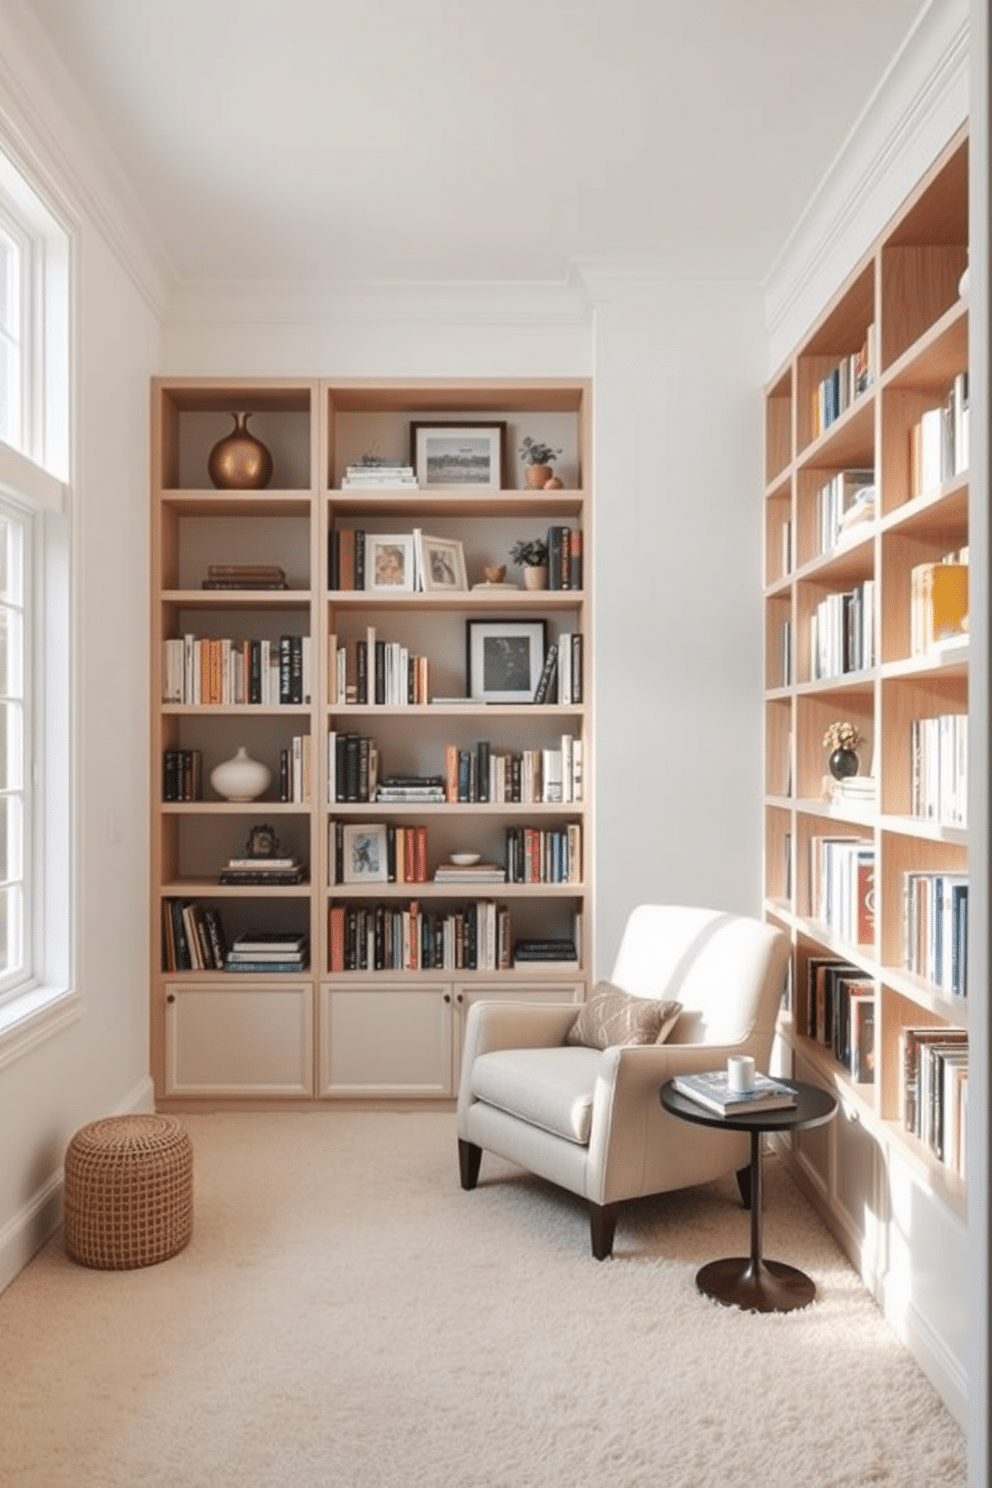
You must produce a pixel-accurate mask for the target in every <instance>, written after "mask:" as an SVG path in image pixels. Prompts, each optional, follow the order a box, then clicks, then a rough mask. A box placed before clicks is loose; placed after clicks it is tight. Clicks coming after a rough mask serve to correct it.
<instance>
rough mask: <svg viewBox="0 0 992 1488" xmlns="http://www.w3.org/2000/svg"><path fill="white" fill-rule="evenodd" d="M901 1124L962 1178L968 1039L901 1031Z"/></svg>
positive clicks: (938, 1030) (955, 1032)
mask: <svg viewBox="0 0 992 1488" xmlns="http://www.w3.org/2000/svg"><path fill="white" fill-rule="evenodd" d="M899 1044H900V1048H899V1053H900V1062H899V1070H900V1093H899V1102H900V1109H901V1111H902V1117H903V1124H904V1126H905V1128H906V1130H907V1131H910V1132H912V1133H913V1135H914V1136H915V1137H917V1138H918V1139H919V1141H921V1142H923V1143H925V1144H926V1146H927V1147H929V1149H930V1151H931V1152H933V1153H934V1155H935V1156H936V1157H937V1158H939V1159H940V1161H941V1162H942V1163H943V1164H944V1165H945V1167H948V1168H950V1170H951V1171H952V1172H953V1173H956V1174H957V1175H958V1176H959V1177H960V1178H964V1177H965V1173H966V1165H967V1134H968V1035H967V1033H966V1032H965V1030H964V1029H963V1028H953V1027H939V1026H936V1025H933V1026H925V1027H905V1028H902V1029H900V1035H899Z"/></svg>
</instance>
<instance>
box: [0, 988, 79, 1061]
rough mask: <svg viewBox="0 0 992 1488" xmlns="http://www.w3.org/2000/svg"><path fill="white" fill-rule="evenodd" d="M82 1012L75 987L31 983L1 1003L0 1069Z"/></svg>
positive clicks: (49, 1036) (72, 1020)
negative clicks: (27, 987) (33, 985)
mask: <svg viewBox="0 0 992 1488" xmlns="http://www.w3.org/2000/svg"><path fill="white" fill-rule="evenodd" d="M81 1012H82V998H81V997H80V995H79V993H78V992H76V991H75V990H74V989H73V988H72V987H48V986H45V987H31V988H29V989H28V990H27V991H26V992H22V993H21V994H20V995H19V996H17V997H12V998H11V999H10V1001H9V1002H5V1003H3V1004H2V1005H0V1069H2V1068H3V1066H4V1065H5V1064H10V1063H11V1062H12V1061H13V1060H15V1059H19V1058H20V1057H21V1056H22V1055H23V1054H27V1053H28V1051H29V1050H30V1049H33V1048H34V1047H35V1045H36V1044H40V1043H42V1042H43V1041H44V1040H45V1039H47V1038H51V1037H52V1036H53V1035H54V1034H56V1033H58V1032H59V1031H60V1030H61V1029H63V1028H65V1027H66V1026H67V1025H68V1024H69V1023H73V1022H75V1020H76V1019H77V1018H78V1017H79V1016H80V1014H81Z"/></svg>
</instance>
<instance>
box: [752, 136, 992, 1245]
mask: <svg viewBox="0 0 992 1488" xmlns="http://www.w3.org/2000/svg"><path fill="white" fill-rule="evenodd" d="M967 245H968V142H967V134H966V131H962V132H961V133H959V134H958V135H957V136H956V137H955V138H954V139H953V140H952V141H951V142H950V143H949V145H948V147H947V149H946V150H945V151H944V153H943V154H942V155H941V157H940V159H939V160H937V161H936V162H935V163H934V165H933V167H932V168H931V170H930V171H929V172H928V173H927V175H926V176H925V177H924V179H922V180H921V181H920V183H919V184H918V186H917V188H916V189H915V190H914V192H913V193H912V195H911V196H910V197H909V199H908V200H907V201H906V202H905V203H904V205H903V206H902V208H901V209H900V211H899V212H898V213H897V214H896V216H895V218H894V219H893V220H892V221H891V222H890V223H889V224H888V226H887V227H886V229H885V230H884V232H883V233H882V234H881V235H880V237H879V238H878V240H877V241H876V242H875V243H874V244H873V246H872V247H871V249H870V251H869V252H868V253H867V254H866V255H865V257H864V259H863V260H862V262H860V263H859V264H858V265H857V266H856V267H855V269H854V271H853V272H852V273H851V275H850V276H849V278H848V280H847V281H846V283H845V284H844V285H843V286H842V287H841V289H840V290H839V292H838V293H837V294H836V296H835V297H834V299H833V300H832V302H831V303H830V304H829V305H828V306H826V307H825V308H824V311H823V313H822V315H821V316H820V318H819V319H818V321H817V322H816V323H815V324H814V325H813V327H812V328H811V330H810V331H809V333H808V334H807V336H806V337H805V338H804V340H803V342H802V344H801V345H800V346H798V347H797V348H796V350H795V351H794V353H793V354H792V356H791V357H790V358H789V359H788V361H787V363H786V364H785V365H784V366H783V367H782V368H781V369H780V370H779V372H778V373H777V374H776V375H775V376H774V377H773V378H772V379H771V381H770V382H769V384H768V386H767V387H766V390H765V493H764V513H765V589H764V593H765V694H764V697H765V702H764V722H765V727H764V734H765V782H764V783H765V806H764V819H765V832H764V842H765V851H764V893H765V914H766V917H767V918H768V919H770V920H772V921H774V922H775V923H777V924H780V925H782V926H783V927H784V928H785V929H786V930H787V931H788V933H789V934H790V936H791V938H792V942H793V968H792V984H791V999H790V1000H791V1005H790V1006H789V1007H788V1008H786V1009H785V1011H784V1012H783V1014H782V1017H781V1019H780V1035H781V1040H782V1045H783V1046H784V1049H785V1051H786V1052H785V1059H786V1064H787V1066H788V1067H789V1068H790V1069H792V1070H794V1071H795V1072H796V1073H797V1074H799V1075H801V1076H802V1077H806V1078H812V1079H815V1080H816V1081H817V1082H818V1083H820V1084H823V1085H826V1086H828V1087H830V1088H832V1089H834V1091H835V1092H836V1093H837V1094H838V1095H839V1097H840V1098H841V1109H842V1121H841V1123H840V1126H841V1130H840V1131H839V1132H838V1133H837V1134H836V1136H835V1137H833V1138H831V1139H830V1141H829V1142H827V1141H826V1139H824V1141H823V1143H822V1145H821V1146H820V1147H819V1148H815V1147H814V1144H812V1143H809V1144H807V1145H806V1146H804V1145H803V1142H802V1140H801V1139H800V1140H798V1141H797V1142H796V1143H795V1144H794V1148H793V1156H794V1160H795V1162H796V1164H797V1167H798V1169H799V1170H800V1171H801V1172H804V1173H805V1175H806V1177H807V1178H808V1180H809V1183H808V1185H807V1186H808V1187H809V1189H810V1191H811V1192H812V1193H813V1195H814V1197H816V1198H817V1200H818V1201H819V1203H820V1207H821V1208H822V1209H823V1211H824V1213H825V1214H826V1215H827V1217H828V1218H830V1219H832V1220H833V1221H834V1228H835V1230H836V1231H837V1233H838V1236H839V1238H841V1240H842V1241H843V1242H844V1243H845V1244H846V1247H847V1249H848V1251H849V1253H851V1255H852V1257H853V1258H854V1259H855V1260H861V1259H863V1256H864V1252H865V1250H866V1248H868V1246H869V1238H868V1235H867V1231H866V1221H865V1219H864V1217H863V1216H864V1214H865V1213H868V1212H871V1211H870V1209H869V1208H868V1207H867V1206H868V1205H869V1204H871V1205H873V1206H874V1207H875V1208H876V1209H877V1203H878V1200H877V1195H878V1193H879V1192H881V1191H882V1190H883V1188H884V1183H882V1182H880V1181H879V1177H878V1175H879V1172H882V1173H884V1168H885V1164H886V1162H887V1160H888V1157H889V1155H890V1154H891V1153H892V1152H894V1151H897V1152H898V1153H899V1154H900V1156H901V1157H902V1158H903V1159H904V1160H905V1161H906V1162H907V1163H908V1164H909V1165H910V1166H911V1167H912V1168H913V1169H914V1171H917V1172H918V1173H919V1174H920V1175H921V1177H922V1179H923V1181H924V1182H925V1184H926V1187H927V1189H928V1191H930V1192H932V1193H933V1194H935V1195H936V1196H937V1197H938V1200H939V1201H940V1202H941V1203H943V1204H944V1205H945V1206H946V1208H947V1210H948V1211H949V1212H951V1213H953V1214H954V1215H956V1216H958V1217H961V1218H964V1217H965V1216H966V1214H967V1193H966V1188H965V1183H964V1180H963V1177H962V1176H960V1174H959V1172H957V1171H955V1169H954V1166H953V1164H952V1163H951V1162H949V1161H944V1160H942V1158H941V1157H940V1156H939V1155H937V1153H936V1152H935V1151H934V1150H933V1148H932V1146H931V1145H930V1144H929V1143H928V1142H926V1141H923V1140H919V1139H918V1138H917V1137H916V1136H915V1135H914V1134H913V1133H912V1132H911V1131H909V1130H908V1129H907V1128H906V1125H905V1123H904V1119H903V1116H904V1111H903V1070H902V1053H901V1041H902V1036H903V1034H902V1031H903V1029H905V1028H909V1027H914V1026H931V1025H937V1026H938V1027H946V1028H955V1029H958V1028H960V1029H964V1030H967V1028H968V1006H969V998H968V996H960V995H954V994H952V993H951V991H949V990H948V989H947V987H945V986H941V985H938V984H937V983H936V982H935V981H934V980H932V979H931V980H928V979H927V978H925V977H922V976H919V975H917V974H916V973H914V972H912V971H910V970H909V969H908V968H907V966H906V964H905V947H904V935H905V931H904V909H905V903H906V899H905V888H906V874H907V873H910V872H924V873H926V872H934V873H942V874H952V873H953V874H965V873H967V866H968V845H967V838H968V834H967V830H966V828H965V826H964V825H963V824H961V823H954V824H949V823H948V822H946V821H943V822H942V821H940V820H935V819H930V818H925V817H922V816H920V815H914V814H913V810H912V779H911V775H912V768H913V766H912V763H911V759H912V755H911V747H910V731H911V727H912V725H913V721H914V720H916V719H920V718H929V717H936V716H938V715H940V714H962V715H966V714H967V712H968V649H969V648H968V639H967V635H964V636H961V637H958V638H957V639H955V640H954V641H953V642H951V643H945V644H943V645H942V646H940V647H935V648H932V649H931V650H929V651H926V652H922V653H916V654H914V653H913V651H912V649H911V636H910V604H911V583H910V579H911V570H912V569H913V567H914V566H915V565H918V564H922V563H928V562H934V561H936V560H938V559H940V558H941V557H944V556H946V555H947V554H948V553H951V552H956V551H957V550H959V549H961V548H964V547H966V546H967V543H968V504H969V489H968V473H967V469H963V470H959V471H958V473H957V474H952V473H948V474H947V475H946V478H944V479H942V480H941V481H940V483H939V484H937V485H935V486H934V487H933V488H932V489H929V490H927V491H926V492H924V493H922V494H918V493H916V492H915V491H914V489H913V482H912V472H911V460H910V431H911V428H912V426H913V425H914V424H915V423H917V422H918V421H919V420H920V418H921V416H922V414H923V413H924V412H925V411H926V410H928V409H931V408H933V407H935V406H937V405H939V404H941V403H943V401H944V399H945V398H946V397H947V396H948V395H949V393H950V392H951V390H952V388H953V385H954V382H955V379H956V378H959V377H960V375H961V374H966V373H967V368H968V301H967V294H966V293H964V294H962V293H959V282H960V280H961V276H962V274H963V271H964V270H965V268H966V266H967ZM869 327H872V328H873V335H874V352H875V357H874V367H873V375H872V378H871V381H870V382H869V384H868V386H867V387H866V388H865V390H864V391H863V392H861V393H860V395H858V396H857V397H855V398H854V399H853V401H852V402H851V403H850V405H849V406H848V407H847V408H846V409H845V410H844V411H843V412H841V413H840V415H839V416H838V417H837V418H836V420H835V421H834V422H832V423H831V424H830V425H829V426H828V427H826V428H824V429H822V431H817V430H816V428H815V426H814V419H813V416H812V412H811V409H812V399H813V397H814V394H815V390H816V388H817V385H818V383H819V382H820V380H821V379H822V378H823V377H824V376H825V375H826V374H827V372H828V371H829V370H830V368H831V367H832V365H834V364H835V363H836V362H837V361H838V360H839V359H840V358H841V357H846V356H849V355H851V354H852V353H855V352H857V350H858V348H859V347H860V345H861V343H862V341H863V339H864V337H865V335H866V332H867V331H868V328H869ZM861 468H867V469H871V470H873V471H874V478H875V487H876V490H875V507H874V516H873V518H872V519H870V520H867V521H863V522H861V523H860V524H859V525H857V526H855V527H853V528H852V529H851V530H850V531H849V532H847V533H846V534H845V535H844V536H843V537H842V539H841V541H840V544H839V545H838V546H836V547H833V548H829V547H828V548H827V549H826V550H825V551H824V550H822V546H823V545H822V543H821V538H820V524H819V521H818V507H817V502H818V492H819V491H820V489H821V487H822V486H823V485H824V483H825V482H826V481H827V480H828V479H829V478H830V477H831V476H833V475H834V474H836V473H838V472H840V471H844V470H849V469H861ZM865 581H871V582H873V584H874V594H873V599H872V605H873V614H874V626H875V651H874V656H873V657H872V660H871V664H870V665H869V666H867V667H863V668H862V669H860V670H856V671H848V672H842V673H840V674H838V675H830V676H822V675H820V676H818V675H816V670H815V668H814V667H813V665H812V644H811V627H812V624H813V621H812V616H813V613H814V611H815V609H816V607H817V605H818V604H820V602H821V601H823V600H824V599H825V598H826V597H827V596H829V595H833V594H838V593H844V592H851V591H853V589H854V588H855V586H859V585H862V584H863V583H864V582H865ZM784 627H789V628H790V630H789V637H790V640H789V643H788V644H789V650H790V654H789V665H788V666H786V665H785V663H784V660H783V651H784V648H785V646H786V644H787V643H786V641H785V640H784V639H783V637H784V636H785V635H786V631H785V629H784ZM836 720H850V721H851V722H852V723H854V724H855V726H856V727H857V728H858V729H859V730H860V732H861V733H862V735H863V736H864V738H865V740H866V743H865V745H864V747H863V749H862V750H861V751H860V755H861V765H860V773H861V774H869V773H873V774H874V775H875V777H876V794H875V797H874V800H871V801H867V802H861V801H858V802H856V801H851V800H843V799H841V800H838V799H836V798H834V799H830V798H829V795H828V794H827V793H826V792H825V791H824V778H825V777H827V776H828V765H827V755H828V751H827V750H826V749H825V748H824V746H823V735H824V732H825V730H826V728H827V726H828V725H829V724H830V723H831V722H834V721H836ZM822 836H851V837H855V838H858V839H860V840H861V841H862V842H863V843H864V844H866V845H867V846H868V847H870V848H873V849H874V885H873V893H874V926H875V928H874V938H873V939H870V940H867V941H866V942H865V943H852V941H851V940H849V939H844V938H841V937H839V936H838V935H837V934H836V932H835V931H834V930H833V929H832V928H831V927H830V925H829V924H828V923H825V922H824V921H823V920H822V919H821V918H819V917H817V915H816V913H815V906H814V903H813V897H812V883H811V877H812V872H811V864H812V846H811V844H812V841H813V839H815V838H818V837H822ZM823 957H828V958H829V957H834V958H836V959H838V960H842V961H846V962H850V963H851V964H852V965H853V966H855V967H856V968H857V969H858V970H859V971H860V972H861V973H862V974H863V976H864V977H865V978H867V979H870V981H871V984H872V987H873V991H874V1040H873V1049H872V1059H873V1066H874V1069H873V1078H872V1079H871V1080H860V1081H857V1082H856V1081H855V1080H854V1079H853V1077H852V1074H851V1072H850V1070H849V1069H848V1068H847V1067H846V1064H845V1063H844V1062H842V1061H841V1060H839V1059H838V1058H836V1057H835V1055H834V1053H833V1051H832V1049H830V1048H829V1047H827V1046H826V1044H825V1043H824V1042H823V1041H822V1040H820V1039H818V1038H817V1037H816V1036H815V1033H816V1030H815V1028H811V1026H810V1025H811V1014H810V1010H809V1006H808V1000H807V987H808V976H809V967H810V963H811V961H815V959H816V958H823ZM970 990H971V992H972V995H976V996H977V995H981V993H982V989H981V988H974V987H973V988H972V989H970ZM845 1127H846V1132H845ZM866 1144H867V1145H866ZM858 1164H861V1165H862V1167H863V1169H864V1176H863V1178H861V1177H859V1178H857V1179H856V1180H855V1179H854V1178H853V1177H852V1174H853V1173H854V1172H855V1169H856V1167H857V1165H858ZM873 1174H874V1176H873ZM873 1185H874V1186H873Z"/></svg>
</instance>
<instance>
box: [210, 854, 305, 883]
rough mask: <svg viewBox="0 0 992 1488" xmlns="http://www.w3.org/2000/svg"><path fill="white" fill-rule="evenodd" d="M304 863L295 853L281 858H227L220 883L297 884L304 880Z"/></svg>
mask: <svg viewBox="0 0 992 1488" xmlns="http://www.w3.org/2000/svg"><path fill="white" fill-rule="evenodd" d="M306 876H307V869H306V864H305V863H303V862H302V861H301V859H300V858H298V857H297V856H296V854H295V853H291V854H288V855H287V856H286V857H281V858H262V857H256V858H229V859H228V861H227V867H226V868H225V869H224V871H223V872H222V873H221V876H220V882H221V883H222V884H272V885H277V884H298V883H304V882H305V881H306Z"/></svg>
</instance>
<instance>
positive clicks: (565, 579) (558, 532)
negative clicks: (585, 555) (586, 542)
mask: <svg viewBox="0 0 992 1488" xmlns="http://www.w3.org/2000/svg"><path fill="white" fill-rule="evenodd" d="M547 544H548V588H549V589H581V588H582V529H581V527H563V526H560V525H559V526H552V527H549V528H548V536H547Z"/></svg>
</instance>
